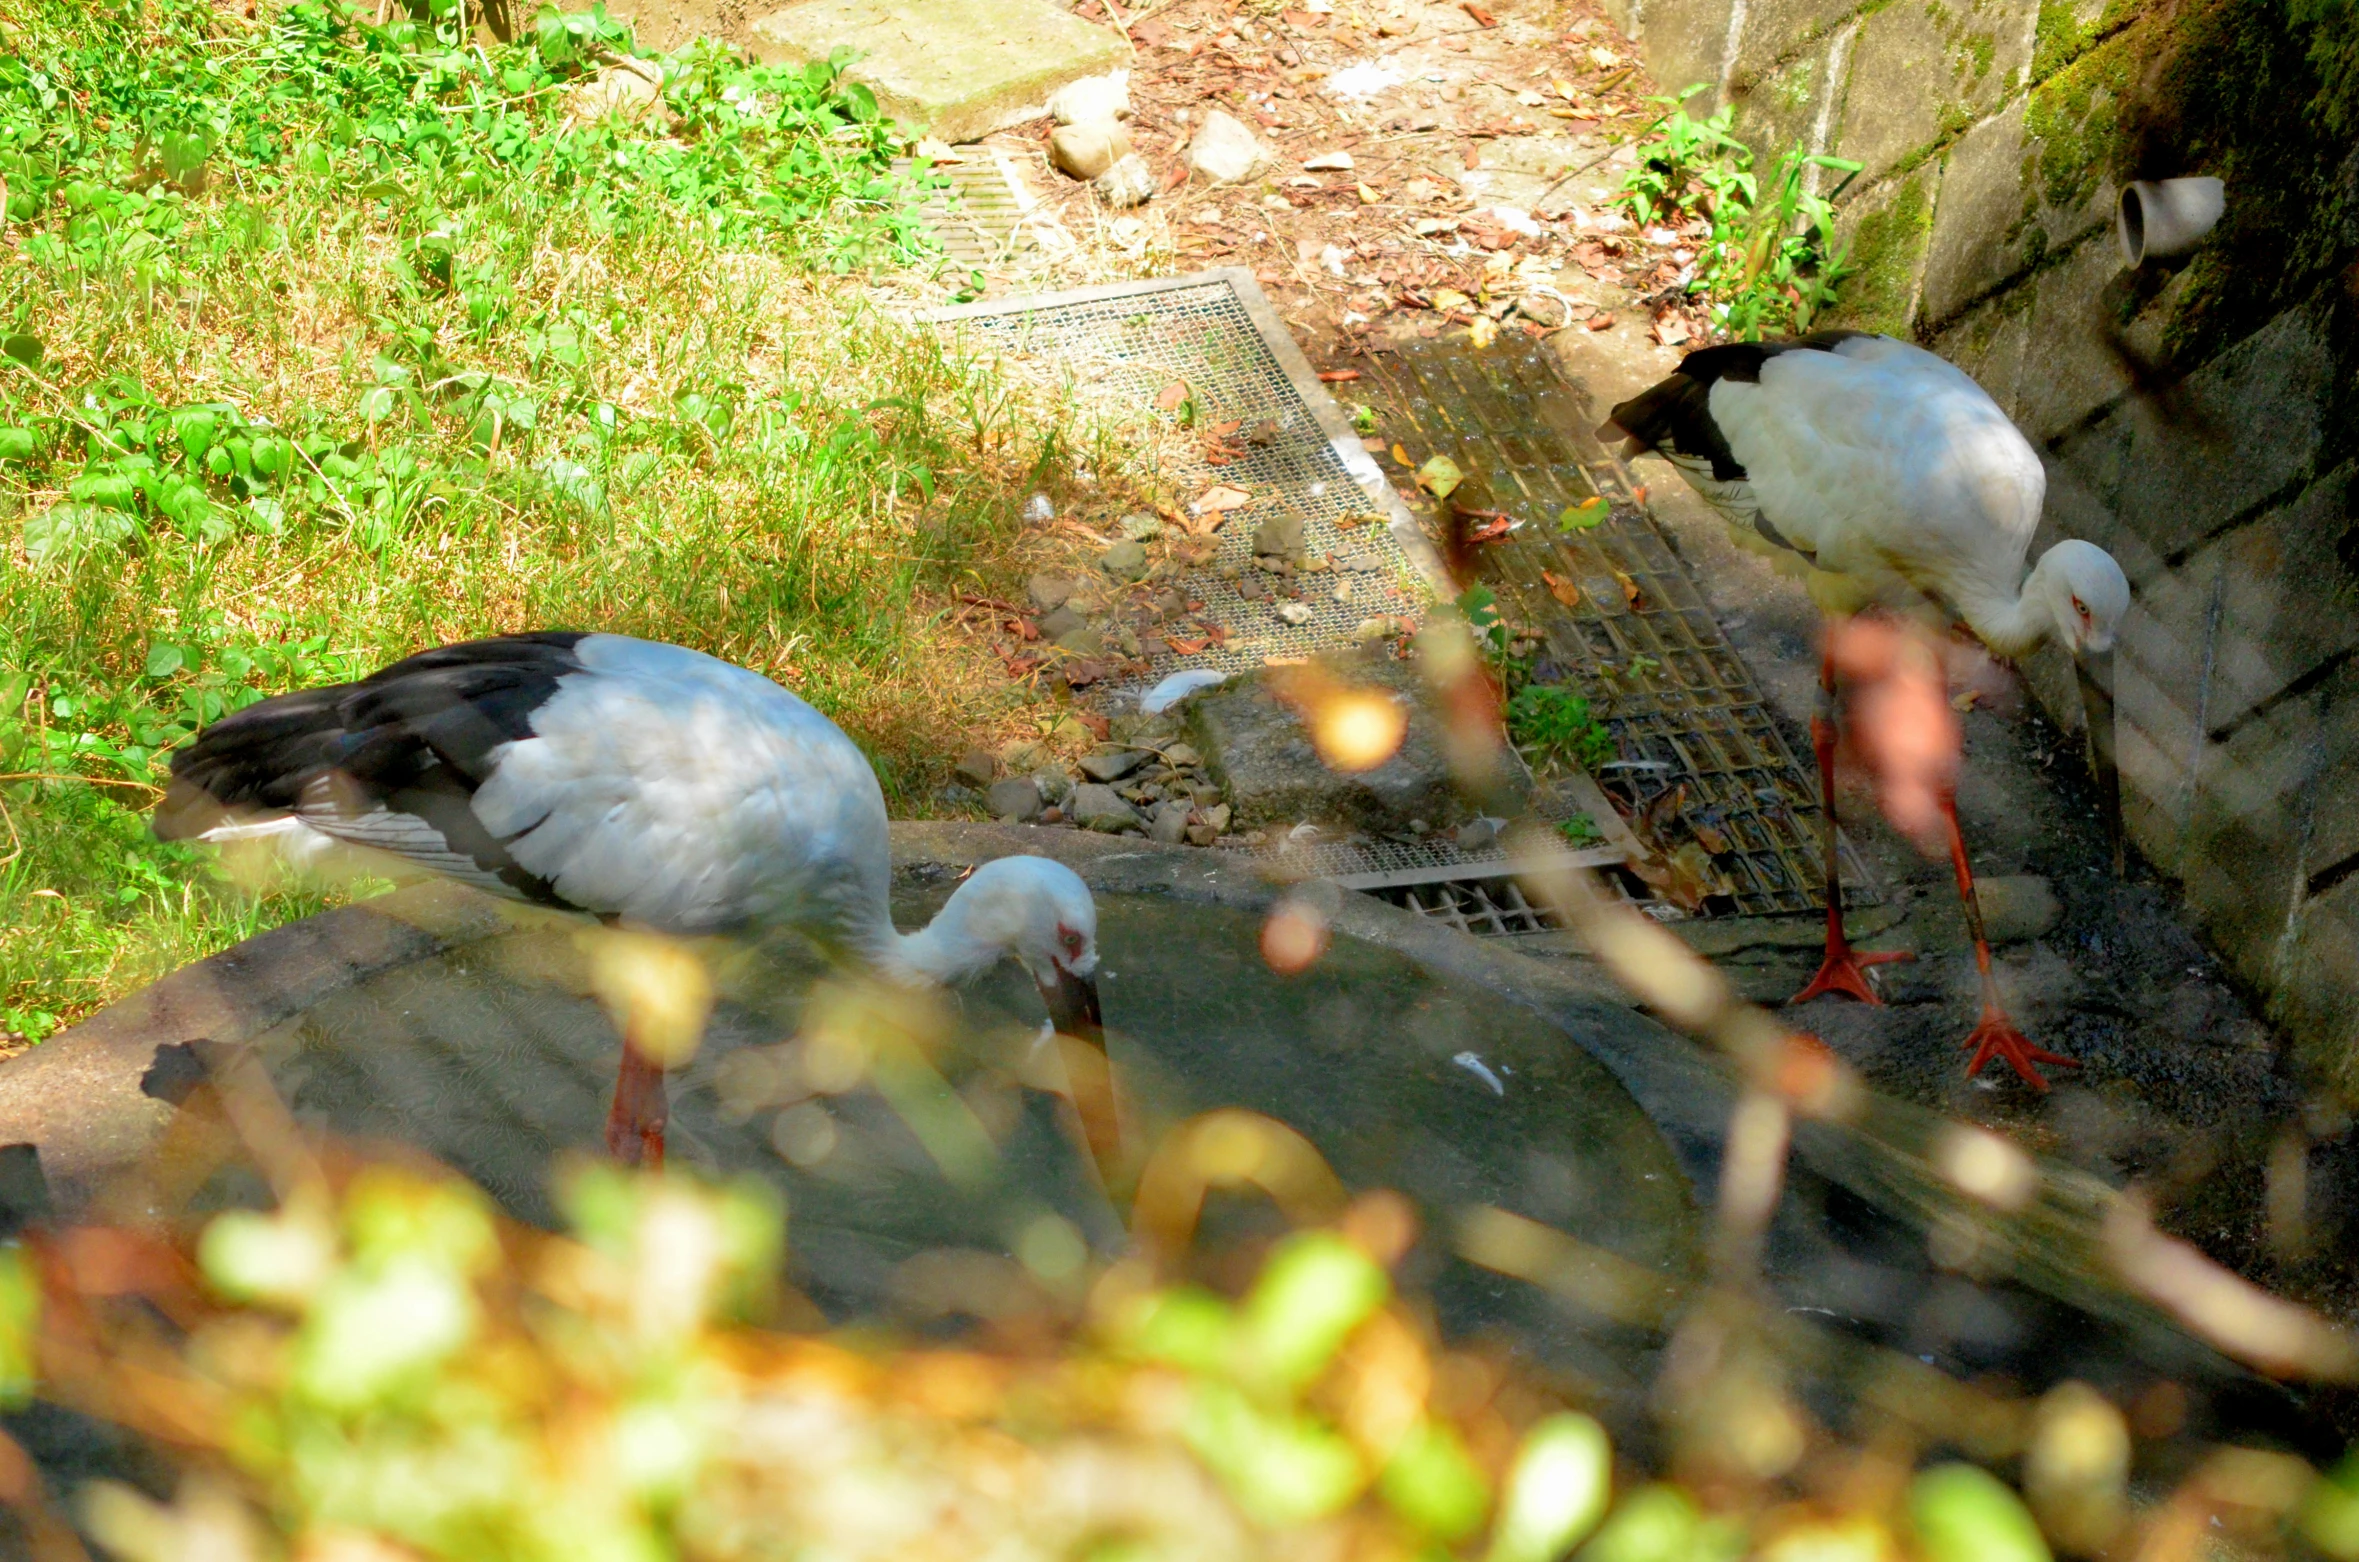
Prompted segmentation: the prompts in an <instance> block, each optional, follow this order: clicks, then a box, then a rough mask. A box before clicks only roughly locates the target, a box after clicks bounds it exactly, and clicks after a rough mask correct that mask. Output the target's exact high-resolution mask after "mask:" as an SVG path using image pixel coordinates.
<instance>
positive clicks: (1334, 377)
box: [1319, 369, 1360, 385]
mask: <svg viewBox="0 0 2359 1562" xmlns="http://www.w3.org/2000/svg"><path fill="white" fill-rule="evenodd" d="M1359 377H1360V371H1359V370H1357V369H1321V370H1320V371H1319V383H1320V384H1321V385H1344V384H1348V383H1350V382H1351V381H1353V380H1356V379H1358V378H1359Z"/></svg>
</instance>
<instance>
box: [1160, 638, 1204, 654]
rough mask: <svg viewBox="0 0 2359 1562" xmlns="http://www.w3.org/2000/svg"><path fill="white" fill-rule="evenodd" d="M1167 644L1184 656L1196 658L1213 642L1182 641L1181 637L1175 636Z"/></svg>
mask: <svg viewBox="0 0 2359 1562" xmlns="http://www.w3.org/2000/svg"><path fill="white" fill-rule="evenodd" d="M1165 643H1166V644H1168V645H1169V646H1170V647H1171V648H1172V649H1173V650H1174V651H1176V652H1178V653H1179V654H1180V655H1182V656H1195V655H1198V654H1200V653H1201V652H1203V651H1204V649H1205V648H1206V647H1208V646H1210V645H1211V644H1212V641H1211V640H1209V639H1204V640H1182V639H1181V638H1179V636H1177V635H1173V636H1172V637H1171V638H1170V639H1169V640H1168V641H1166V642H1165Z"/></svg>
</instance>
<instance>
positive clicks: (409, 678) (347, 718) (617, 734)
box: [154, 633, 1105, 1163]
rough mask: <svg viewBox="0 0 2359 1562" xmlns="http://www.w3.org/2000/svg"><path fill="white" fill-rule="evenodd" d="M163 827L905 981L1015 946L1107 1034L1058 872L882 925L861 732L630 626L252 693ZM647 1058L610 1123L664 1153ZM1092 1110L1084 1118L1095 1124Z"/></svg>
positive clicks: (1079, 1018) (877, 845)
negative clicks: (773, 947)
mask: <svg viewBox="0 0 2359 1562" xmlns="http://www.w3.org/2000/svg"><path fill="white" fill-rule="evenodd" d="M154 823H155V832H156V835H157V836H158V837H159V838H161V839H163V840H167V841H171V840H187V839H196V840H206V841H225V840H233V839H239V838H250V837H255V836H262V837H269V838H274V839H275V840H276V841H277V842H278V844H280V845H281V846H282V847H286V848H291V849H292V850H293V853H294V854H295V855H304V854H307V853H308V852H309V851H311V850H314V849H317V848H321V847H325V846H327V845H328V844H329V843H330V842H346V843H350V844H353V845H358V846H366V847H374V848H376V849H378V850H380V851H386V852H391V853H392V854H394V855H395V856H397V857H402V858H405V859H407V860H408V861H410V862H412V863H414V864H417V865H418V866H420V867H424V868H428V869H431V870H432V871H434V872H436V873H440V874H444V875H447V876H448V877H450V878H454V879H458V880H460V881H461V882H464V883H467V884H472V885H474V886H475V887H477V888H478V889H484V890H489V891H490V892H491V893H493V894H495V895H502V896H506V897H507V898H509V899H511V900H519V901H527V902H531V903H533V904H537V905H543V906H553V907H557V908H560V909H564V910H569V911H578V912H584V913H587V914H588V915H591V916H595V917H597V918H599V919H601V920H603V921H606V922H610V923H621V924H624V925H628V926H634V927H640V928H645V929H648V930H650V931H654V932H660V933H671V934H678V935H691V936H692V935H698V934H708V933H729V932H741V933H742V932H755V931H761V930H766V929H770V928H774V927H789V928H793V929H795V930H796V931H799V932H801V933H803V934H805V935H806V936H808V937H809V938H811V939H812V940H813V941H814V942H815V943H817V944H818V945H820V946H821V948H822V949H823V950H825V951H826V952H828V953H829V954H831V955H832V956H834V957H835V958H837V959H839V960H842V961H844V962H847V963H850V964H853V965H857V966H860V967H863V968H865V969H867V970H870V971H873V972H875V973H877V974H878V975H880V976H882V977H884V978H886V979H888V980H891V981H895V982H900V983H905V984H909V985H940V984H948V983H954V982H958V981H962V980H964V979H966V978H968V977H970V976H973V975H976V974H977V973H979V972H981V971H983V970H985V969H987V968H989V967H991V966H993V965H996V964H997V963H998V962H999V961H1001V960H1003V959H1012V960H1014V961H1016V962H1017V963H1018V964H1019V965H1021V966H1023V967H1024V969H1025V970H1027V971H1029V972H1030V973H1031V974H1032V977H1033V979H1034V980H1035V981H1036V982H1037V983H1038V984H1039V986H1040V992H1041V997H1042V998H1043V999H1044V1000H1045V1001H1046V1003H1047V1005H1048V1010H1049V1016H1050V1019H1051V1020H1052V1021H1053V1022H1054V1024H1055V1025H1056V1027H1057V1029H1058V1030H1060V1031H1062V1032H1064V1033H1066V1034H1068V1035H1072V1036H1075V1037H1078V1038H1080V1039H1082V1040H1084V1041H1088V1042H1091V1043H1094V1044H1095V1045H1097V1046H1099V1047H1101V1048H1102V1047H1103V1046H1104V1045H1105V1034H1104V1031H1103V1029H1102V1027H1101V1024H1100V1020H1099V1013H1098V994H1097V987H1096V984H1095V982H1094V980H1093V976H1094V973H1095V972H1096V970H1097V962H1098V948H1097V908H1096V906H1095V904H1094V903H1093V902H1092V901H1091V899H1090V894H1089V890H1088V888H1087V886H1085V885H1084V884H1083V883H1082V882H1081V879H1080V877H1079V876H1078V875H1077V874H1075V873H1074V872H1073V871H1072V870H1071V869H1069V868H1067V867H1065V866H1063V865H1062V864H1060V863H1055V862H1050V861H1048V860H1047V859H1045V858H1041V857H1007V858H1002V859H1000V860H998V861H996V862H991V863H986V864H985V865H983V866H982V867H981V868H978V869H977V870H975V872H974V873H973V875H972V876H970V877H969V878H968V879H967V881H966V882H965V883H963V884H961V885H960V886H959V887H958V890H957V892H956V893H955V894H953V895H952V896H951V897H950V901H949V903H948V904H947V905H945V906H944V907H943V908H942V910H941V913H940V914H939V915H938V916H936V917H935V918H934V920H933V922H932V923H930V924H929V925H928V926H927V927H926V928H924V929H923V930H922V931H920V932H917V933H909V934H904V933H901V932H898V931H896V930H895V928H894V927H893V920H892V913H891V907H890V903H889V891H890V888H891V865H890V861H889V856H888V851H887V842H886V829H885V799H884V793H883V792H882V790H880V789H879V787H878V786H877V780H876V774H875V772H874V771H872V770H871V769H870V768H869V764H868V761H867V759H866V758H865V757H864V756H863V755H862V754H861V752H860V750H859V749H858V748H856V747H855V746H854V745H853V743H852V740H851V739H850V738H847V737H845V736H844V734H843V733H842V731H841V730H839V729H838V728H837V727H836V725H835V724H834V723H833V722H831V721H829V720H828V719H827V718H826V717H825V716H822V715H821V714H820V713H819V712H818V711H816V710H813V709H812V708H811V707H810V706H808V705H806V704H804V703H803V702H802V701H801V700H799V699H797V698H795V696H793V695H792V694H789V693H788V692H787V691H786V690H784V689H782V688H780V687H779V686H778V685H777V684H775V683H772V682H771V681H770V680H769V679H767V678H764V677H762V676H761V675H760V674H758V673H753V672H748V671H746V670H745V669H744V668H742V667H733V666H731V665H729V664H728V663H727V662H722V661H717V660H715V659H714V658H712V657H710V656H706V655H704V654H702V653H701V652H697V651H689V650H683V649H682V648H680V647H679V646H674V645H658V644H655V643H652V642H650V641H645V640H633V639H629V638H626V637H624V636H622V635H603V634H573V633H552V634H530V635H503V636H501V637H499V638H497V639H492V640H475V641H470V642H468V643H466V644H464V645H448V646H443V647H441V648H440V649H437V650H432V651H426V652H422V653H420V654H419V655H416V656H412V657H410V658H408V659H407V660H404V661H399V662H395V663H394V664H393V665H392V666H390V667H387V668H385V669H383V670H382V671H380V672H378V673H375V674H374V675H372V676H370V677H368V678H364V679H362V680H361V681H360V682H358V683H348V684H338V685H336V686H334V687H332V688H321V689H305V690H301V691H299V692H297V693H293V694H283V695H280V696H278V697H277V698H276V699H269V700H264V701H262V702H260V703H259V704H255V705H250V706H248V707H246V708H245V709H244V710H241V711H238V712H237V713H235V714H234V715H230V716H227V717H224V718H223V719H222V720H220V721H217V722H215V723H214V724H213V725H212V726H210V727H208V728H206V729H205V730H204V731H203V732H201V733H199V734H198V735H197V737H196V738H195V740H194V741H193V742H191V743H190V744H189V745H188V746H187V747H185V748H183V749H181V750H180V751H179V752H177V753H175V754H174V755H173V756H172V784H171V787H170V789H169V790H168V791H167V792H166V794H165V796H164V801H163V802H162V804H160V805H159V806H158V808H157V810H156V815H155V821H154ZM666 1115H667V1111H666V1106H665V1100H664V1082H663V1070H662V1068H661V1066H660V1065H659V1064H657V1063H656V1062H655V1061H653V1060H652V1059H650V1058H649V1057H647V1056H646V1055H645V1053H643V1052H642V1051H641V1049H640V1048H639V1047H638V1046H637V1045H636V1044H635V1043H634V1042H633V1040H632V1038H631V1036H630V1035H629V1034H628V1028H627V1027H626V1033H625V1035H624V1038H623V1055H622V1064H621V1068H620V1070H619V1072H618V1074H617V1077H616V1080H615V1093H614V1102H613V1106H612V1108H611V1110H610V1111H609V1113H608V1117H607V1125H606V1142H607V1147H608V1149H610V1150H611V1151H612V1152H613V1153H614V1154H615V1155H616V1156H618V1157H619V1158H621V1159H623V1160H626V1161H637V1160H640V1159H643V1158H644V1159H647V1160H649V1161H652V1162H658V1163H660V1161H661V1160H662V1157H663V1130H664V1122H665V1118H666ZM1099 1126H1100V1125H1093V1131H1092V1138H1093V1139H1095V1138H1097V1137H1099Z"/></svg>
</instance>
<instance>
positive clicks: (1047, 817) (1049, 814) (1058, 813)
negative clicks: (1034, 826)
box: [1040, 804, 1065, 824]
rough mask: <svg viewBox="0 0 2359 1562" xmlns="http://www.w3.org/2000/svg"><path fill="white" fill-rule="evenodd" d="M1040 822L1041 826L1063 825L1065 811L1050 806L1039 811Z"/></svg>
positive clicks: (1052, 805)
mask: <svg viewBox="0 0 2359 1562" xmlns="http://www.w3.org/2000/svg"><path fill="white" fill-rule="evenodd" d="M1040 822H1041V823H1042V824H1063V823H1064V822H1065V810H1063V809H1062V808H1059V807H1057V806H1055V805H1054V804H1051V805H1050V806H1048V807H1046V808H1043V809H1042V810H1041V811H1040Z"/></svg>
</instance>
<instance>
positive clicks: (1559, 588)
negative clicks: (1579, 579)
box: [1540, 569, 1581, 608]
mask: <svg viewBox="0 0 2359 1562" xmlns="http://www.w3.org/2000/svg"><path fill="white" fill-rule="evenodd" d="M1540 578H1541V579H1542V580H1544V581H1546V582H1548V594H1549V595H1550V596H1552V597H1554V598H1556V600H1557V601H1559V602H1562V603H1563V604H1564V605H1565V606H1566V607H1570V608H1578V607H1579V606H1580V605H1581V588H1580V587H1579V586H1576V585H1574V584H1573V583H1572V582H1571V581H1569V580H1567V579H1565V578H1564V577H1563V576H1562V575H1559V574H1557V573H1556V571H1554V570H1546V569H1544V570H1542V571H1541V572H1540Z"/></svg>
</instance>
